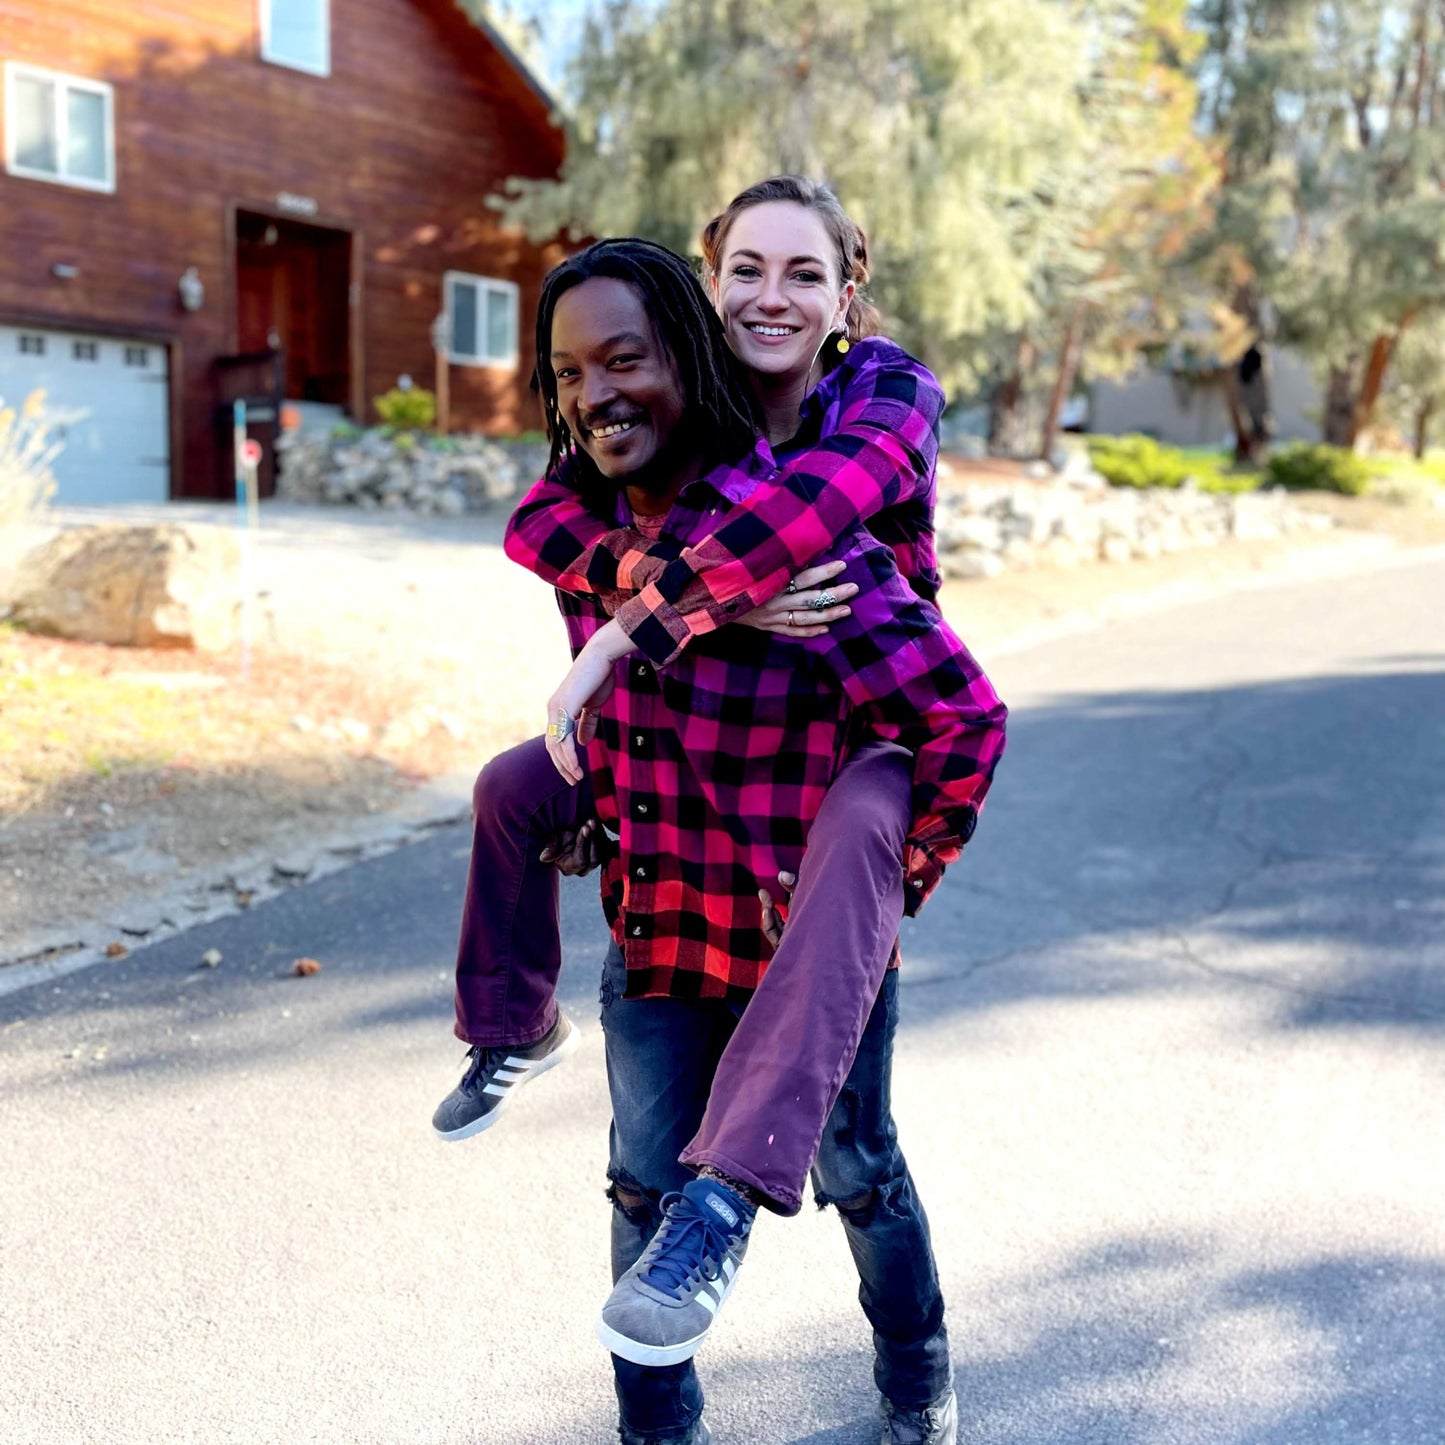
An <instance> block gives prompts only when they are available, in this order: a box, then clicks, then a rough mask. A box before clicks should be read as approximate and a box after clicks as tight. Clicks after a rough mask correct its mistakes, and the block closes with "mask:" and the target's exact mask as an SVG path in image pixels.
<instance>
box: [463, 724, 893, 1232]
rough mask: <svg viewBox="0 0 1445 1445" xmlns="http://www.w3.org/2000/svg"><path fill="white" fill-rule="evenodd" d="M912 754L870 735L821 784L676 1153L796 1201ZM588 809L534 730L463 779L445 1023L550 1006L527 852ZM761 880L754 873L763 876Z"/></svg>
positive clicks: (864, 977) (544, 913) (580, 789)
mask: <svg viewBox="0 0 1445 1445" xmlns="http://www.w3.org/2000/svg"><path fill="white" fill-rule="evenodd" d="M911 796H912V758H911V756H910V754H909V753H907V752H906V751H905V750H904V749H902V748H898V747H895V746H893V745H891V744H889V743H870V744H868V745H867V746H866V747H863V748H860V749H859V750H858V751H857V752H856V753H855V754H854V755H853V756H852V757H851V758H850V759H849V760H848V761H847V763H845V764H844V766H843V768H842V769H841V771H840V772H839V774H838V777H837V778H836V779H835V780H834V782H833V784H832V786H831V787H830V788H829V789H828V793H827V796H826V797H825V798H824V800H823V805H822V807H821V808H820V809H819V812H818V816H817V818H816V820H815V821H814V823H813V826H812V829H811V831H810V832H809V834H808V846H807V850H806V851H805V853H804V855H803V862H802V865H801V867H800V870H799V874H798V886H797V889H796V890H795V892H794V894H793V898H792V902H791V904H790V906H789V909H788V924H787V928H786V929H785V930H784V933H783V941H782V943H781V945H780V946H779V948H778V951H777V953H776V954H775V955H774V956H773V959H772V962H771V963H770V964H769V965H768V968H767V971H766V972H765V973H764V975H763V981H762V983H761V985H759V987H758V990H757V992H756V993H755V994H754V995H753V997H752V999H751V1000H750V1001H749V1003H748V1006H747V1008H746V1010H745V1011H744V1013H743V1017H742V1019H741V1021H740V1022H739V1024H738V1027H737V1030H736V1032H735V1033H734V1034H733V1036H732V1039H731V1040H730V1042H729V1043H728V1045H727V1048H726V1049H725V1050H724V1052H723V1055H722V1060H721V1062H720V1063H719V1065H718V1068H717V1073H716V1074H715V1076H714V1078H713V1086H712V1094H711V1097H710V1099H709V1102H708V1107H707V1112H706V1114H705V1115H704V1116H703V1121H702V1127H701V1128H700V1129H699V1130H698V1133H697V1135H696V1137H695V1138H694V1139H693V1141H692V1143H691V1144H689V1145H688V1147H687V1148H686V1150H684V1151H683V1155H682V1159H683V1162H684V1163H685V1164H689V1165H691V1166H693V1167H695V1168H696V1167H700V1166H701V1165H704V1164H708V1165H711V1166H713V1167H714V1168H716V1169H720V1170H722V1171H723V1172H724V1173H725V1174H729V1175H731V1176H732V1177H733V1178H735V1179H740V1180H742V1181H743V1182H745V1183H747V1184H750V1185H752V1186H753V1188H755V1189H757V1190H759V1191H760V1192H761V1193H762V1194H763V1195H765V1196H766V1199H767V1201H768V1203H769V1204H770V1205H771V1206H772V1207H773V1208H774V1209H775V1210H777V1211H778V1212H779V1213H783V1214H795V1213H797V1211H798V1209H799V1208H800V1207H801V1205H802V1199H803V1193H802V1191H803V1184H804V1181H805V1180H806V1179H807V1176H808V1170H809V1169H810V1168H811V1167H812V1164H813V1161H814V1159H815V1158H816V1156H817V1153H818V1146H819V1142H820V1140H821V1137H822V1131H823V1125H824V1123H825V1122H826V1121H827V1118H828V1116H829V1114H830V1113H831V1112H832V1110H833V1105H834V1104H835V1103H836V1102H837V1099H838V1094H839V1091H840V1090H841V1088H842V1086H843V1080H844V1079H845V1078H846V1077H847V1075H848V1070H849V1069H850V1068H851V1067H852V1063H853V1059H854V1056H855V1055H856V1053H857V1051H858V1041H859V1039H860V1038H861V1036H862V1033H863V1027H864V1025H865V1024H866V1023H867V1021H868V1015H869V1013H870V1011H871V1010H872V1007H873V1003H874V1000H875V999H876V998H877V996H878V989H879V987H880V986H881V984H882V982H883V975H884V972H885V970H886V969H887V966H888V959H889V956H890V955H891V954H892V951H893V944H894V941H895V939H896V938H897V935H898V924H899V920H900V919H901V918H902V916H903V862H902V860H903V847H904V841H905V839H906V837H907V834H908V827H909V821H910V816H911ZM591 813H592V795H591V790H590V789H589V788H588V786H587V785H586V783H583V784H581V785H579V786H576V787H573V786H571V785H570V784H568V783H567V782H566V780H565V779H563V778H562V776H561V775H560V774H559V773H558V772H557V770H556V768H554V767H553V766H552V762H551V759H550V758H549V757H548V755H547V748H546V744H545V743H544V742H543V740H542V739H541V738H534V739H533V740H532V741H531V742H527V743H523V744H522V745H521V746H520V747H515V748H512V749H511V750H510V751H508V752H505V753H502V754H500V755H499V756H498V757H496V758H493V759H492V761H491V762H490V763H488V764H487V766H486V767H485V768H483V769H482V772H481V774H480V776H479V777H478V778H477V783H476V788H475V790H474V792H473V835H472V860H471V870H470V873H469V876H468V879H467V896H466V902H465V905H464V907H463V912H462V931H461V941H460V944H459V947H458V951H457V995H456V1003H457V1023H456V1033H457V1036H458V1037H459V1038H461V1039H463V1040H465V1041H466V1042H467V1043H470V1044H482V1045H485V1046H487V1047H495V1046H498V1045H516V1044H526V1043H531V1042H533V1041H534V1040H536V1039H539V1038H541V1037H542V1035H543V1034H545V1033H546V1032H547V1030H548V1029H550V1028H551V1027H552V1024H553V1022H554V1021H555V1019H556V1017H557V1003H556V997H555V993H556V985H557V974H558V971H559V969H560V967H561V962H562V949H561V941H560V929H559V922H558V912H557V908H558V899H557V895H558V882H557V877H558V875H557V870H556V869H555V868H553V867H552V866H551V865H550V864H547V863H542V862H541V861H540V860H539V858H538V854H539V853H540V851H541V849H542V848H543V846H544V845H545V844H546V843H547V842H548V841H549V840H550V838H551V837H552V835H553V834H554V833H555V832H557V830H558V829H560V828H564V827H577V826H578V825H579V824H580V823H581V822H582V821H583V820H584V819H586V818H587V817H589V816H590V815H591ZM772 881H773V880H771V879H759V880H758V882H759V886H760V887H761V886H763V885H764V884H766V883H771V882H772Z"/></svg>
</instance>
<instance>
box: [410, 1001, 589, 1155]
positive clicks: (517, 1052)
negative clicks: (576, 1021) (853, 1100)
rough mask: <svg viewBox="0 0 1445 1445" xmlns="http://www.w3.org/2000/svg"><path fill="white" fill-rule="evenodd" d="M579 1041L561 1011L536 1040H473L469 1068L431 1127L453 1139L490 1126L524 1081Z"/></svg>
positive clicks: (555, 1062)
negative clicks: (516, 1043) (512, 1043)
mask: <svg viewBox="0 0 1445 1445" xmlns="http://www.w3.org/2000/svg"><path fill="white" fill-rule="evenodd" d="M581 1040H582V1036H581V1035H580V1034H579V1033H578V1032H577V1030H576V1029H574V1028H573V1027H572V1025H571V1024H570V1023H568V1021H567V1017H566V1015H565V1014H561V1013H559V1014H558V1015H557V1022H556V1023H555V1024H553V1025H552V1028H551V1031H550V1032H549V1033H547V1034H544V1035H543V1037H541V1038H540V1039H538V1040H537V1042H536V1043H535V1044H524V1045H523V1046H522V1047H521V1048H507V1047H505V1046H503V1047H501V1048H496V1049H484V1048H483V1047H482V1046H481V1045H480V1044H475V1045H473V1047H472V1049H471V1050H470V1052H469V1053H468V1054H467V1071H466V1073H464V1074H463V1075H462V1081H461V1083H459V1084H458V1085H457V1086H456V1088H455V1089H453V1090H452V1091H451V1093H450V1094H448V1095H447V1096H446V1098H445V1099H443V1100H442V1101H441V1104H440V1105H439V1106H438V1108H437V1111H436V1113H435V1114H433V1115H432V1121H431V1126H432V1128H433V1129H435V1130H436V1132H437V1135H438V1136H439V1137H440V1138H442V1139H445V1140H446V1141H447V1142H448V1143H449V1144H452V1143H455V1142H456V1141H457V1140H459V1139H470V1138H471V1137H472V1135H473V1134H480V1133H481V1132H482V1130H483V1129H490V1128H491V1127H492V1125H493V1124H495V1123H496V1122H497V1119H498V1118H499V1117H500V1115H501V1113H502V1110H503V1109H505V1108H506V1107H507V1105H508V1104H509V1103H510V1102H511V1101H512V1098H513V1097H514V1096H515V1094H516V1092H517V1090H518V1089H520V1088H521V1087H522V1085H523V1084H528V1083H530V1082H531V1081H532V1080H533V1079H535V1078H536V1077H537V1075H538V1074H545V1073H546V1072H547V1070H548V1069H552V1068H555V1067H556V1066H557V1065H558V1064H560V1063H561V1062H562V1060H563V1059H565V1058H566V1057H567V1055H568V1054H570V1053H571V1052H572V1050H573V1049H575V1048H576V1047H577V1045H578V1044H579V1043H580V1042H581Z"/></svg>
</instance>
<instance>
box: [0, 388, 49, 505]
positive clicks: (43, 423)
mask: <svg viewBox="0 0 1445 1445" xmlns="http://www.w3.org/2000/svg"><path fill="white" fill-rule="evenodd" d="M52 425H53V423H52V422H51V421H49V420H47V419H46V415H45V393H44V392H43V391H32V392H31V393H30V395H29V396H28V397H26V398H25V404H24V405H23V406H22V407H21V408H20V409H19V411H16V409H15V408H14V407H13V406H6V405H5V402H4V400H3V399H0V526H4V525H5V524H6V523H7V522H18V521H20V520H21V519H22V518H23V517H26V516H28V515H29V514H30V513H32V512H36V511H39V509H40V508H41V507H43V506H44V505H45V503H46V502H47V501H48V500H49V498H50V496H51V495H52V493H53V492H54V491H55V478H54V476H52V475H51V471H50V464H51V462H53V461H54V460H55V458H56V456H57V455H58V454H59V452H60V447H61V443H60V442H58V441H55V440H52V438H51V435H50V428H51V426H52Z"/></svg>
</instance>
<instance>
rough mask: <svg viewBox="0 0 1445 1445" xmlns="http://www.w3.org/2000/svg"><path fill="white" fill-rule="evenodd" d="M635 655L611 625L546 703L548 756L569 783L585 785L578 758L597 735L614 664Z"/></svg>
mask: <svg viewBox="0 0 1445 1445" xmlns="http://www.w3.org/2000/svg"><path fill="white" fill-rule="evenodd" d="M631 651H632V639H631V638H630V637H628V635H627V634H626V633H625V632H624V631H623V630H622V629H621V627H619V626H618V625H617V623H616V622H615V621H613V622H609V623H608V624H607V625H606V626H605V627H604V628H602V629H601V631H599V632H597V633H596V634H594V635H593V636H592V637H591V638H590V639H589V640H588V642H587V644H586V646H585V647H583V649H582V651H581V652H579V653H578V654H577V660H576V661H575V662H574V663H573V664H572V666H571V667H570V668H568V669H567V676H566V677H564V678H563V679H562V685H561V687H559V688H558V689H557V691H556V692H554V693H553V694H552V696H551V697H549V698H548V699H547V732H546V739H547V752H548V755H549V756H550V757H551V759H552V764H553V766H554V767H555V768H556V769H557V771H558V772H559V773H561V774H562V776H563V777H564V778H566V779H567V781H568V782H569V783H573V784H576V783H580V782H581V781H582V764H581V761H580V760H579V758H578V756H577V747H578V744H579V743H580V744H581V745H582V746H583V747H585V746H586V745H587V744H588V743H589V742H591V741H592V739H593V737H594V736H595V735H596V732H597V712H598V709H599V708H601V707H602V706H603V704H604V703H606V701H607V699H608V698H609V697H611V696H612V690H613V688H614V687H615V686H616V674H615V670H614V664H615V663H616V662H617V660H618V659H619V658H622V657H626V656H627V654H628V653H629V652H631Z"/></svg>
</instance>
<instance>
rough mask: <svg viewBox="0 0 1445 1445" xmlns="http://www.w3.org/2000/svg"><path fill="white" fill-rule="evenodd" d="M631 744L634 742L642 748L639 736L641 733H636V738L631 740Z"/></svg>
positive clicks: (640, 736)
mask: <svg viewBox="0 0 1445 1445" xmlns="http://www.w3.org/2000/svg"><path fill="white" fill-rule="evenodd" d="M633 742H635V743H636V744H637V746H638V747H641V746H642V743H643V737H642V734H641V733H638V734H637V735H636V737H634V738H633Z"/></svg>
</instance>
